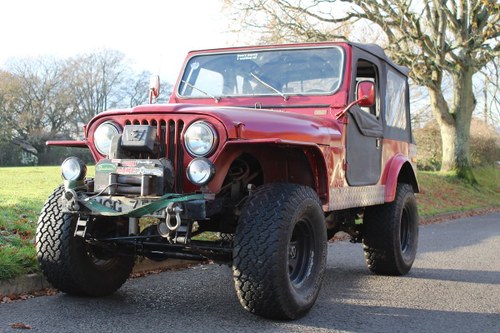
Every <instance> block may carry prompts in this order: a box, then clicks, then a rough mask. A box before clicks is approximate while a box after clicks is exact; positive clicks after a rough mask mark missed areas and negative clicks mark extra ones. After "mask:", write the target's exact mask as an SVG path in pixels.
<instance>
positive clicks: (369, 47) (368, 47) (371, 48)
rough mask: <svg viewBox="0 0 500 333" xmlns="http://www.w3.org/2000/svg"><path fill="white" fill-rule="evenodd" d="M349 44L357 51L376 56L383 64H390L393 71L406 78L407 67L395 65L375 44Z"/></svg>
mask: <svg viewBox="0 0 500 333" xmlns="http://www.w3.org/2000/svg"><path fill="white" fill-rule="evenodd" d="M349 44H350V45H352V46H354V47H357V48H359V49H362V50H363V51H366V52H368V53H370V54H372V55H374V56H376V57H377V58H380V59H382V60H384V61H385V62H387V63H388V64H390V65H391V66H392V67H394V69H396V70H397V71H399V72H400V73H401V74H404V75H405V76H408V73H409V72H410V70H409V69H408V68H407V67H404V66H400V65H397V64H395V63H394V62H393V61H392V60H391V59H390V58H389V57H387V55H386V54H385V52H384V49H383V48H381V47H380V46H378V45H377V44H361V43H353V42H349Z"/></svg>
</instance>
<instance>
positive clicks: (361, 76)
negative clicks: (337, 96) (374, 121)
mask: <svg viewBox="0 0 500 333" xmlns="http://www.w3.org/2000/svg"><path fill="white" fill-rule="evenodd" d="M377 73H378V71H377V67H376V66H375V65H374V64H373V63H371V62H369V61H367V60H362V59H360V60H358V63H357V66H356V90H355V91H357V90H358V89H357V84H358V83H359V82H361V81H372V82H374V83H375V89H376V91H375V94H376V95H377V97H378V75H377ZM357 98H358V96H356V99H357ZM375 101H378V98H375ZM361 109H362V110H363V111H365V112H367V113H370V114H372V115H374V116H376V117H377V118H378V116H379V114H380V107H379V105H378V104H377V103H376V102H375V105H373V106H372V107H369V108H367V107H363V108H361Z"/></svg>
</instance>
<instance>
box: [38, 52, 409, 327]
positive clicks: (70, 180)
mask: <svg viewBox="0 0 500 333" xmlns="http://www.w3.org/2000/svg"><path fill="white" fill-rule="evenodd" d="M407 73H408V71H407V69H406V68H403V67H400V66H397V65H395V64H394V63H392V62H391V61H390V60H389V59H388V58H387V57H386V55H385V54H384V51H383V50H382V49H381V48H380V47H378V46H375V45H360V44H354V43H314V44H296V45H279V46H257V47H241V48H227V49H217V50H206V51H195V52H191V53H189V54H188V56H187V58H186V61H185V63H184V67H183V70H182V72H181V74H180V77H179V79H178V81H177V84H176V85H175V89H174V92H173V93H172V96H171V97H170V101H169V104H164V105H161V104H150V105H143V106H138V107H135V108H132V109H127V110H113V111H108V112H103V113H101V114H99V115H97V116H96V117H94V118H93V119H92V120H91V121H90V122H89V123H88V124H87V125H86V126H85V139H84V140H83V141H52V142H48V144H49V145H57V146H69V147H85V148H88V149H90V151H91V152H92V154H93V156H94V158H95V160H96V166H95V177H94V178H86V169H87V168H86V166H85V164H84V163H83V162H82V161H81V160H79V159H78V158H75V157H69V158H67V159H66V160H65V161H64V162H63V164H62V176H63V178H64V186H61V187H59V188H57V189H56V190H55V191H54V193H53V194H52V195H51V196H50V197H49V199H48V201H47V203H46V204H45V206H44V208H43V210H42V213H41V215H40V219H39V222H38V223H39V224H38V230H37V237H36V243H37V252H38V258H39V261H40V264H41V267H42V271H43V273H44V274H45V275H46V277H47V279H48V280H49V281H50V282H51V283H52V285H53V286H54V287H56V288H58V289H59V290H61V291H63V292H66V293H69V294H76V295H87V296H102V295H107V294H111V293H113V292H114V291H116V290H117V289H118V288H120V286H121V285H122V284H123V283H124V282H125V280H126V279H127V277H128V276H129V274H130V272H131V270H132V267H133V266H134V262H135V260H136V256H138V255H140V256H145V257H147V258H150V259H152V260H157V261H161V260H166V259H168V258H182V259H193V260H200V259H205V258H208V259H211V260H213V261H215V262H219V263H225V264H228V265H230V266H232V270H233V277H234V284H235V288H236V292H237V294H238V298H239V300H240V302H241V304H242V305H243V307H244V308H245V309H247V310H248V311H250V312H252V313H255V314H258V315H261V316H264V317H269V318H281V319H294V318H298V317H300V316H302V315H304V314H305V313H306V312H307V311H308V310H309V309H310V308H311V307H312V306H313V304H314V302H315V300H316V298H317V296H318V293H319V290H320V285H321V282H322V280H323V275H324V271H325V264H326V255H327V240H328V239H330V238H332V237H333V236H334V235H335V233H337V232H338V231H344V232H346V233H347V234H349V235H350V236H351V239H352V241H353V242H362V243H363V246H364V252H365V257H366V262H367V265H368V268H369V269H370V270H371V271H372V272H375V273H377V274H387V275H402V274H405V273H407V272H408V271H409V270H410V268H411V266H412V264H413V261H414V259H415V254H416V250H417V240H418V213H417V205H416V201H415V195H414V193H415V192H418V185H417V180H416V173H415V155H416V149H415V145H414V140H413V136H412V132H411V126H410V111H409V93H408V83H407ZM157 82H158V78H156V81H153V84H152V85H151V91H150V99H155V98H156V97H157V96H158V84H157ZM205 232H215V235H216V237H214V236H212V237H203V235H202V234H203V233H205ZM214 238H215V240H214ZM207 239H208V240H207Z"/></svg>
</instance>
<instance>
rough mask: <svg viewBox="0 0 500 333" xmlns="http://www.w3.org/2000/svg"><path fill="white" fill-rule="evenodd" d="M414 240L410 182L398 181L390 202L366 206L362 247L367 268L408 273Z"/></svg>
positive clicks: (414, 213)
mask: <svg viewBox="0 0 500 333" xmlns="http://www.w3.org/2000/svg"><path fill="white" fill-rule="evenodd" d="M417 243H418V210H417V201H416V199H415V195H414V194H413V188H412V186H411V185H409V184H404V183H400V184H398V187H397V190H396V198H395V199H394V201H393V202H390V203H386V204H383V205H379V206H372V207H368V208H366V210H365V214H364V218H363V245H364V247H363V248H364V253H365V259H366V263H367V265H368V268H369V269H370V271H372V272H374V273H376V274H381V275H404V274H406V273H408V272H409V271H410V269H411V267H412V265H413V261H414V260H415V256H416V254H417Z"/></svg>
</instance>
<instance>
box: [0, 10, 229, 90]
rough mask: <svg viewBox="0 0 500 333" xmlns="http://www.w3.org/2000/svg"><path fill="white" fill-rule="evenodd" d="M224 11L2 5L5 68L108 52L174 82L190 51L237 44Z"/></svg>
mask: <svg viewBox="0 0 500 333" xmlns="http://www.w3.org/2000/svg"><path fill="white" fill-rule="evenodd" d="M221 9H222V0H175V1H172V0H168V1H167V0H141V1H130V0H121V1H120V0H85V1H78V0H2V1H0V66H3V65H4V64H5V61H6V60H7V59H9V58H10V57H26V56H28V57H36V56H39V55H54V56H56V57H69V56H72V55H76V54H78V53H86V52H91V51H94V50H96V49H102V48H109V49H115V50H120V51H123V52H124V53H125V54H126V55H127V57H129V58H131V59H132V60H133V61H135V66H134V68H136V70H137V71H142V70H149V71H151V72H152V73H154V74H157V73H159V74H160V75H161V77H162V79H165V80H167V81H170V82H173V81H174V80H175V79H176V78H177V74H178V71H179V69H180V66H181V64H182V61H183V60H184V57H185V55H186V53H187V52H188V51H189V50H193V49H202V48H212V47H221V46H229V45H235V44H237V43H238V42H237V40H236V39H235V37H234V36H233V35H232V34H230V33H228V32H227V30H228V20H227V19H226V18H225V16H224V15H223V13H221Z"/></svg>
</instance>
